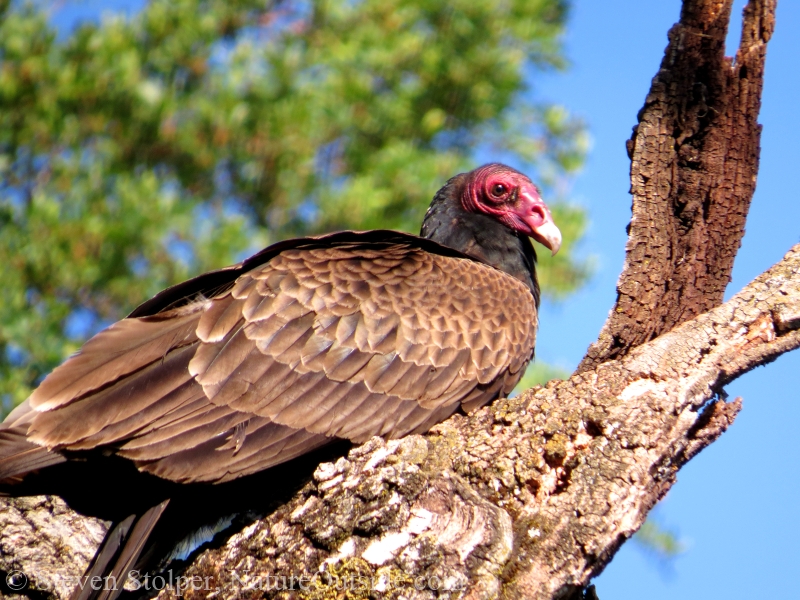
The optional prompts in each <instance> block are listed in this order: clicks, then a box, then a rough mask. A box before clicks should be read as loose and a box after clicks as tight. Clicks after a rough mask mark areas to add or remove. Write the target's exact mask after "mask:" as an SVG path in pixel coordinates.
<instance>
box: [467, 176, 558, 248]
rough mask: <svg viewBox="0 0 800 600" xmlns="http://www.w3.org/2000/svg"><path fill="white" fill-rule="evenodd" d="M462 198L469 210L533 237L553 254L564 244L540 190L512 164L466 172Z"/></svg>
mask: <svg viewBox="0 0 800 600" xmlns="http://www.w3.org/2000/svg"><path fill="white" fill-rule="evenodd" d="M460 199H461V204H462V206H463V207H464V209H465V210H466V211H468V212H471V213H482V214H484V215H487V216H489V217H492V218H494V219H496V220H498V221H500V222H501V223H503V225H505V226H506V227H508V228H509V229H511V230H513V231H517V232H519V233H522V234H524V235H527V236H529V237H532V238H533V239H535V240H536V241H537V242H539V243H540V244H542V245H543V246H545V247H546V248H547V249H548V250H550V252H552V253H553V254H555V253H556V252H558V249H559V248H560V247H561V232H560V231H559V229H558V227H556V225H555V223H554V222H553V217H552V216H551V215H550V209H549V208H547V205H546V204H545V203H544V202H543V201H542V198H541V196H540V195H539V189H538V188H537V187H536V186H535V185H534V184H533V182H532V181H531V180H530V179H528V177H526V176H525V175H523V174H522V173H520V172H519V171H517V170H515V169H512V168H511V167H507V166H506V165H501V164H498V163H492V164H488V165H484V166H483V167H479V168H477V169H475V170H474V171H471V172H469V173H467V174H466V182H465V185H464V186H463V188H462V191H461V198H460Z"/></svg>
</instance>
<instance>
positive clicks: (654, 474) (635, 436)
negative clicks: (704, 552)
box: [0, 245, 800, 600]
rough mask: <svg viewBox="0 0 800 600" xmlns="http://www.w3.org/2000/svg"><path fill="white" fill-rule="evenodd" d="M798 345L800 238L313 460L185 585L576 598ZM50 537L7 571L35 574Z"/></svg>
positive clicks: (310, 593)
mask: <svg viewBox="0 0 800 600" xmlns="http://www.w3.org/2000/svg"><path fill="white" fill-rule="evenodd" d="M798 346H800V245H798V246H795V247H794V248H793V249H792V250H791V251H790V252H789V253H788V254H787V255H786V257H785V258H784V259H783V260H782V261H781V262H780V263H778V264H777V265H775V266H774V267H773V268H771V269H770V270H769V271H767V272H766V273H764V274H762V275H761V276H759V277H758V278H757V279H755V280H754V281H753V282H752V283H751V284H750V285H748V286H747V287H746V288H744V289H743V290H742V291H741V292H740V293H738V294H737V295H736V296H734V297H733V298H732V299H731V300H730V301H728V302H726V303H725V304H723V305H721V306H719V307H717V308H716V309H714V310H712V311H710V312H708V313H705V314H703V315H700V316H699V317H696V318H695V319H693V320H691V321H688V322H687V323H684V324H683V325H681V326H680V327H678V328H676V329H674V330H673V331H671V332H669V333H668V334H666V335H663V336H661V337H660V338H658V339H656V340H653V341H652V342H649V343H648V344H645V345H642V346H640V347H638V348H636V349H635V350H634V351H633V352H631V353H630V354H629V356H627V357H626V358H625V359H622V360H617V361H613V362H607V363H605V364H602V365H600V366H599V367H598V368H596V369H594V370H592V371H587V372H584V373H580V374H577V375H574V376H573V377H572V378H571V379H569V380H568V381H552V382H550V383H549V384H548V385H547V386H546V387H544V388H541V387H540V388H538V389H534V390H529V391H527V392H525V393H524V394H522V395H521V396H519V397H517V398H514V399H511V400H503V401H500V402H497V403H496V404H495V405H493V406H491V407H488V408H484V409H482V410H480V411H478V412H477V413H475V414H474V415H472V416H469V417H466V416H457V417H454V418H451V419H450V420H448V421H446V422H445V423H442V424H440V425H438V426H437V427H435V428H434V430H433V431H432V432H431V433H430V434H429V435H426V436H410V437H408V438H405V439H403V440H395V441H390V442H385V441H384V440H382V439H381V438H373V439H372V440H370V441H369V442H367V443H366V444H364V445H363V446H361V447H358V448H355V449H354V450H352V451H351V452H350V454H349V455H348V457H347V458H341V459H339V460H338V461H337V462H336V463H324V464H322V465H320V466H319V468H318V469H317V470H316V472H315V473H314V479H313V481H312V482H311V483H309V484H308V485H307V486H306V487H305V488H304V489H303V490H301V492H299V493H298V494H297V495H296V496H295V498H294V499H292V500H291V501H290V502H288V503H287V504H285V505H283V506H282V507H280V508H279V509H278V510H276V511H275V512H274V513H272V514H270V515H269V516H268V517H266V518H265V519H264V520H262V521H259V522H257V523H255V524H254V525H252V526H250V527H248V528H247V529H246V530H245V531H243V532H242V533H240V534H237V535H236V536H234V537H233V538H231V539H230V540H229V541H228V543H227V544H226V545H224V546H223V547H221V548H218V549H214V550H208V551H206V552H205V553H203V554H202V555H201V556H200V557H199V558H198V560H196V561H195V562H194V564H193V565H192V566H190V567H189V568H188V570H187V571H186V573H185V575H184V576H185V577H189V578H194V579H192V580H190V581H196V582H199V581H202V582H205V583H204V584H203V585H204V586H206V587H200V588H199V589H197V590H191V589H189V590H184V591H183V594H184V595H185V596H186V597H190V598H191V597H205V596H207V595H208V594H209V593H210V591H217V592H218V593H219V594H221V595H222V597H242V596H248V592H247V590H248V586H249V589H250V590H251V592H252V594H253V595H254V596H255V595H258V596H260V595H262V594H265V597H267V598H272V597H275V598H288V597H290V596H293V595H295V596H296V595H297V594H298V593H301V592H302V595H304V596H305V597H308V598H322V597H328V596H329V595H330V594H331V593H333V590H335V589H336V588H337V586H339V587H340V588H341V586H356V587H357V586H359V585H361V586H367V589H369V590H371V591H372V592H373V594H374V595H376V596H377V597H385V598H395V597H399V596H401V595H402V596H403V597H406V598H420V599H422V598H430V597H431V593H432V592H433V591H434V590H433V588H437V589H439V590H441V589H442V588H447V589H450V590H451V591H453V592H463V593H464V595H463V597H465V598H491V597H495V596H497V595H498V594H505V595H506V596H508V597H520V598H532V599H536V600H539V599H541V600H545V599H547V600H549V599H552V598H564V597H568V596H569V595H570V594H572V593H573V592H575V591H576V590H579V589H581V588H582V587H583V586H585V585H586V584H587V583H588V581H589V580H590V578H591V577H593V576H594V575H596V574H598V573H599V572H600V571H601V570H602V568H603V567H604V566H605V565H606V564H607V563H608V561H609V560H610V559H611V557H612V556H613V554H614V553H615V551H616V550H617V549H618V548H619V546H620V545H621V543H622V542H623V541H624V540H625V539H627V538H628V537H629V536H630V535H632V534H633V533H634V532H635V531H636V530H637V529H638V527H639V526H640V525H641V524H642V522H643V521H644V519H645V517H646V515H647V512H648V511H649V510H650V508H651V507H652V506H653V504H655V502H656V501H657V500H658V499H659V498H661V497H662V496H663V495H664V494H665V493H666V491H667V490H668V489H669V488H670V487H671V486H672V484H673V483H674V482H675V475H676V472H677V470H678V469H679V468H680V467H681V466H682V465H683V464H684V463H685V462H686V461H687V460H689V459H690V458H691V457H693V456H694V455H695V454H697V453H698V452H699V451H700V450H702V449H703V448H705V447H706V446H707V445H708V444H710V443H711V442H713V441H714V440H715V439H716V438H717V437H718V436H719V435H720V434H721V433H722V432H723V431H725V429H727V427H728V426H729V425H730V423H731V422H732V421H733V419H734V417H735V416H736V414H737V413H738V411H739V409H740V407H741V401H740V400H736V401H735V402H732V403H725V402H724V401H723V400H722V399H720V398H719V395H720V393H721V390H722V386H723V385H724V384H726V383H728V382H729V381H731V380H733V379H735V378H736V377H738V376H740V375H742V374H744V373H746V372H747V371H749V370H750V369H752V368H754V367H756V366H758V365H761V364H764V363H766V362H769V361H771V360H773V359H775V358H776V357H777V356H778V355H779V354H782V353H783V352H787V351H789V350H792V349H794V348H797V347H798ZM14 502H20V500H15V501H14ZM9 514H11V509H10V508H8V507H7V508H6V510H5V511H3V512H2V513H0V517H3V518H5V516H7V515H9ZM51 519H55V520H61V519H62V515H61V514H56V515H54V516H52V517H51ZM7 530H8V526H7V525H6V526H5V527H4V528H3V532H4V536H5V535H7V533H6V531H7ZM64 530H66V528H62V534H63V533H64ZM32 535H35V533H32ZM40 539H41V538H39V537H33V539H28V540H26V541H25V544H30V545H31V547H33V548H36V542H37V541H39V540H40ZM57 547H58V544H53V543H52V542H49V543H47V544H44V546H43V547H39V548H37V549H36V552H33V553H28V555H27V556H18V557H16V558H15V560H16V562H15V563H14V564H13V565H3V568H4V569H5V570H7V571H9V570H11V569H14V570H16V569H19V570H21V571H24V572H25V573H28V574H30V573H31V572H32V571H31V569H32V568H36V567H35V566H32V565H41V564H43V563H47V562H48V561H47V559H46V557H45V556H43V553H44V552H45V551H52V549H53V548H57ZM56 556H58V554H56ZM26 561H27V562H26ZM50 562H52V563H53V564H59V561H58V560H52V559H51V560H50ZM61 566H62V568H67V567H69V566H70V565H66V566H65V565H64V561H63V560H62V561H61ZM73 567H74V568H75V570H73V571H72V572H73V573H78V572H80V569H79V568H78V567H77V565H73ZM292 578H294V579H292ZM301 578H302V579H301ZM43 581H44V580H42V581H38V583H39V588H40V589H42V590H44V591H49V590H53V589H54V588H53V587H48V585H51V584H50V583H48V582H52V581H53V578H51V579H49V580H47V581H44V583H43ZM185 581H186V580H185ZM292 581H293V582H294V588H295V591H294V592H290V591H288V590H287V587H288V586H290V585H291V583H292ZM301 583H302V584H303V585H305V587H306V589H305V590H303V589H302V588H301ZM63 589H64V586H63V585H62V586H61V587H59V588H56V589H55V592H56V593H55V595H56V596H57V597H61V598H63V597H64V594H63ZM162 597H170V598H171V597H177V593H176V590H175V589H174V588H169V589H167V590H165V591H162Z"/></svg>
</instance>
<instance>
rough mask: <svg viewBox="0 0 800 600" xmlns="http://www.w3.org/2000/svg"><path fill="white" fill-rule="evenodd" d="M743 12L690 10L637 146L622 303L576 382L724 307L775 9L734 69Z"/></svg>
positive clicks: (712, 2) (705, 6)
mask: <svg viewBox="0 0 800 600" xmlns="http://www.w3.org/2000/svg"><path fill="white" fill-rule="evenodd" d="M732 4H733V0H726V1H725V2H720V1H719V0H686V1H685V2H684V3H683V10H682V12H681V20H680V22H679V23H677V24H676V25H675V26H674V27H672V29H671V30H670V32H669V45H668V46H667V49H666V52H665V53H664V59H663V60H662V62H661V68H660V69H659V71H658V73H657V74H656V76H655V77H654V78H653V83H652V86H651V88H650V92H649V93H648V94H647V98H646V99H645V103H644V106H643V107H642V109H641V110H640V111H639V124H638V125H637V126H636V127H634V129H633V135H632V136H631V139H630V140H628V155H629V156H630V157H631V194H632V196H633V216H632V218H631V223H630V226H629V236H628V244H627V256H626V260H625V266H624V267H623V270H622V274H621V275H620V278H619V282H618V284H617V302H616V305H615V306H614V309H613V310H612V311H611V314H610V316H609V318H608V320H607V321H606V324H605V325H604V326H603V329H602V331H601V332H600V336H599V338H598V340H597V341H596V342H595V343H594V344H592V345H591V346H590V347H589V350H588V351H587V353H586V356H585V357H584V359H583V361H582V362H581V364H580V365H579V366H578V372H582V371H587V370H590V369H593V368H594V367H596V366H597V365H599V364H601V363H602V362H605V361H607V360H611V359H614V358H618V357H621V356H625V355H626V354H627V353H628V352H630V350H631V349H632V348H635V347H636V346H638V345H639V344H642V343H644V342H647V341H650V340H652V339H654V338H656V337H658V336H659V335H661V334H662V333H665V332H667V331H669V330H670V329H672V328H673V327H675V326H676V325H679V324H680V323H683V322H684V321H686V320H688V319H691V318H693V317H695V316H697V315H699V314H700V313H702V312H705V311H707V310H710V309H711V308H713V307H715V306H717V305H718V304H719V303H720V302H722V296H723V294H724V292H725V286H726V285H727V284H728V282H729V281H730V275H731V270H732V269H733V259H734V258H735V257H736V253H737V251H738V250H739V245H740V243H741V239H742V236H743V235H744V223H745V219H746V217H747V211H748V210H749V208H750V200H751V199H752V197H753V192H754V191H755V186H756V175H757V174H758V156H759V139H760V137H761V126H760V125H759V124H758V122H757V118H758V112H759V109H760V108H761V89H762V87H763V82H764V61H765V59H766V53H767V42H768V41H769V39H770V37H771V36H772V31H773V29H774V27H775V5H776V1H775V0H751V1H750V2H749V3H748V4H747V8H746V9H745V14H744V23H743V26H742V40H741V43H740V45H739V50H738V51H737V53H736V57H735V59H733V60H731V59H730V58H728V57H726V56H725V35H726V34H727V32H728V21H729V19H730V13H731V5H732Z"/></svg>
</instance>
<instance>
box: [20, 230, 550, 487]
mask: <svg viewBox="0 0 800 600" xmlns="http://www.w3.org/2000/svg"><path fill="white" fill-rule="evenodd" d="M400 239H401V240H402V239H404V238H400ZM414 239H415V238H412V237H411V236H409V237H408V240H409V242H408V243H398V242H397V241H396V240H394V241H391V242H375V241H363V240H359V239H358V238H354V239H351V240H350V241H349V242H347V241H346V239H345V241H341V242H339V243H336V244H332V245H322V244H318V245H316V246H314V245H311V246H307V247H302V246H300V247H295V248H288V249H284V250H282V251H281V252H279V253H278V254H276V255H274V256H271V257H270V258H269V260H268V262H266V263H264V264H260V265H257V266H255V267H253V268H252V269H250V270H248V271H244V272H241V273H239V272H237V273H236V275H238V278H236V279H235V282H233V285H232V286H231V285H228V286H227V289H225V291H223V292H221V293H218V294H217V295H216V296H213V297H210V298H206V297H202V296H201V297H198V298H196V299H194V300H193V301H192V302H190V303H188V304H184V305H182V306H181V305H177V308H166V309H165V310H163V312H159V313H157V314H154V315H149V316H141V317H134V318H128V319H125V320H123V321H120V322H119V323H117V324H115V325H113V326H112V327H110V328H109V329H107V330H105V331H103V332H101V333H100V334H98V335H97V336H95V337H94V338H93V339H92V340H90V341H89V342H88V343H87V344H86V345H85V346H84V347H83V349H82V350H81V352H80V353H79V354H77V355H75V356H74V357H72V358H71V359H69V360H68V361H67V362H66V363H64V365H62V366H61V367H59V368H58V369H56V370H55V371H54V372H53V373H52V374H51V375H50V376H49V377H47V378H46V379H45V381H44V382H43V384H42V385H41V387H40V388H39V389H38V390H37V391H36V392H35V393H34V394H33V395H32V396H31V399H30V405H31V407H32V409H33V410H35V411H37V414H36V416H35V417H34V418H33V419H32V423H31V425H30V429H29V432H28V438H29V439H30V440H32V441H34V442H36V443H38V444H41V445H43V446H46V447H47V448H50V449H53V450H56V451H58V450H86V449H91V448H96V447H100V446H104V447H107V448H108V449H110V450H112V451H114V452H116V453H117V454H119V455H121V456H123V457H127V458H130V459H131V460H133V461H135V463H136V464H137V466H138V467H139V468H140V469H141V470H143V471H148V472H151V473H154V474H156V475H158V476H160V477H164V478H167V479H171V480H174V481H181V482H189V481H217V482H219V481H225V480H229V479H232V478H235V477H239V476H242V475H245V474H248V473H253V472H256V471H259V470H262V469H265V468H268V467H270V466H273V465H275V464H278V463H281V462H284V461H286V460H289V459H291V458H294V457H296V456H299V455H301V454H304V453H306V452H308V451H309V450H311V449H313V448H316V447H318V446H320V445H322V444H325V443H326V442H327V441H329V439H330V438H331V437H333V436H336V437H340V438H346V439H350V440H353V441H355V442H361V441H364V440H366V439H368V438H369V437H371V436H373V435H384V436H388V437H399V436H403V435H406V434H409V433H413V432H420V431H424V430H427V429H428V428H429V427H431V426H432V425H433V424H434V423H436V422H438V421H440V420H442V419H444V418H446V417H447V416H449V415H450V414H452V413H453V412H454V411H456V410H457V409H458V408H459V406H464V407H465V408H466V409H467V410H470V409H472V408H475V407H477V406H480V405H482V404H484V403H486V402H487V401H489V400H491V399H493V398H494V397H496V396H498V395H499V394H504V393H508V392H509V391H510V390H511V389H512V388H513V386H514V385H515V384H516V382H517V381H518V380H519V378H520V376H521V374H522V371H523V369H524V367H525V366H526V365H527V363H528V362H529V360H530V359H531V356H532V349H533V346H534V339H535V334H536V307H535V304H534V299H533V296H532V295H531V292H530V291H529V289H528V288H527V287H526V286H525V285H523V284H522V283H521V282H519V281H517V280H516V279H514V278H512V277H510V276H508V275H505V274H504V273H502V272H500V271H498V270H496V269H494V268H492V267H489V266H486V265H484V264H481V263H478V262H475V261H472V260H468V259H465V258H459V257H456V256H452V255H448V254H447V253H442V254H437V253H435V252H431V251H429V249H426V248H422V247H420V246H419V245H417V244H415V243H413V241H411V240H414Z"/></svg>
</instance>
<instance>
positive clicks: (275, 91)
mask: <svg viewBox="0 0 800 600" xmlns="http://www.w3.org/2000/svg"><path fill="white" fill-rule="evenodd" d="M47 4H48V3H41V4H36V3H21V2H14V3H11V2H9V0H0V281H2V285H0V401H1V402H2V407H4V408H5V409H6V410H7V409H8V408H9V407H10V406H12V405H13V404H16V403H17V402H19V401H21V400H23V399H24V398H25V397H26V396H27V395H28V394H29V393H30V391H31V389H32V387H34V386H35V385H36V384H37V382H38V381H40V380H41V378H42V377H43V376H44V374H46V373H47V372H48V371H49V370H51V369H52V368H53V367H54V366H56V365H57V364H58V363H59V362H60V361H62V360H63V359H64V358H65V357H66V356H68V355H69V354H70V353H72V352H74V351H75V350H76V349H77V348H78V347H79V346H80V344H81V343H82V342H83V341H84V340H85V339H86V337H87V336H88V335H90V334H92V333H94V332H96V331H97V330H98V329H100V328H101V327H103V326H105V325H106V324H108V323H110V322H112V321H114V320H116V319H119V318H121V317H123V316H124V315H125V314H127V312H129V311H130V310H131V309H132V308H134V307H135V306H136V305H137V304H138V303H140V302H142V301H143V300H145V299H147V298H148V297H149V296H151V295H153V294H154V293H156V292H157V291H159V290H160V289H162V288H164V287H166V286H168V285H170V284H173V283H175V282H177V281H179V280H181V279H184V278H187V277H189V276H192V275H193V274H197V273H199V272H201V271H204V270H208V269H212V268H217V267H221V266H224V265H226V264H230V263H232V262H235V261H236V260H239V259H240V258H242V257H243V256H244V255H246V254H247V253H249V252H252V251H255V250H257V249H259V248H261V247H263V246H264V245H266V244H268V243H270V242H273V241H275V240H278V239H280V238H283V237H287V236H295V235H305V234H309V233H315V232H321V231H327V230H332V229H341V228H352V229H366V228H378V227H380V228H397V229H402V230H406V231H411V232H416V231H417V230H418V228H419V223H420V222H421V218H422V215H423V213H424V210H425V207H426V206H427V204H428V202H429V201H430V198H431V196H432V195H433V193H434V192H435V191H436V189H437V188H438V187H439V186H440V185H441V184H442V183H443V182H444V181H445V180H446V179H448V178H449V177H450V176H452V175H453V174H455V173H457V172H460V171H463V170H468V169H470V168H472V167H474V166H476V159H475V157H476V153H477V155H480V156H491V157H494V158H499V159H502V160H506V161H511V162H512V163H513V164H515V165H521V166H523V167H524V168H525V169H526V170H527V171H528V172H529V173H530V174H532V175H534V176H535V177H536V178H537V179H539V180H540V181H541V182H542V183H543V184H544V186H545V188H544V189H545V192H546V193H545V196H546V197H548V198H549V199H550V200H551V204H552V200H553V199H552V198H551V197H550V196H551V195H552V194H548V193H547V192H548V191H549V190H551V189H553V188H554V187H555V186H554V184H555V183H557V182H559V181H561V180H563V178H564V177H565V176H566V175H567V174H568V173H570V172H571V171H573V170H575V169H576V168H577V167H579V166H580V164H581V162H582V159H583V155H584V152H585V149H586V134H585V132H584V130H583V127H582V125H581V124H580V122H578V121H577V120H575V119H574V118H572V117H570V116H569V114H568V113H567V112H566V110H565V109H564V108H562V107H560V106H553V105H548V104H546V103H542V102H538V101H537V100H536V98H535V93H534V92H535V90H532V89H530V88H531V83H530V82H531V81H535V77H536V73H537V72H541V71H542V70H552V69H559V68H562V67H563V66H564V58H563V53H562V48H561V46H560V40H561V35H562V34H563V31H564V23H565V18H566V12H567V4H566V2H565V1H564V0H483V1H481V2H475V1H474V0H448V1H446V2H445V1H443V0H356V1H352V0H339V1H332V0H306V1H302V2H288V1H281V0H275V1H273V2H268V1H265V0H259V1H255V0H152V1H151V2H149V3H148V4H147V5H146V6H145V7H144V9H143V10H142V11H141V12H140V13H139V14H137V15H136V16H134V17H131V18H123V17H118V16H107V17H105V18H104V19H103V20H102V21H101V22H100V23H99V24H82V25H80V26H79V27H77V28H75V29H74V30H73V31H62V32H60V33H59V32H57V31H56V30H55V29H54V26H53V25H52V23H51V22H50V21H49V17H48V13H47V10H49V8H48V7H47V6H46V5H47ZM548 186H549V187H548ZM554 212H555V216H556V219H557V222H558V223H559V225H560V226H561V228H562V230H563V232H564V234H565V238H566V239H565V244H564V250H563V251H562V252H561V253H560V254H559V255H558V257H556V258H555V259H549V258H547V257H542V260H541V269H540V272H541V280H542V282H543V284H544V286H545V289H546V293H549V294H551V296H555V297H559V296H563V295H565V294H568V293H569V292H571V291H573V290H574V289H576V287H577V286H579V285H580V284H581V282H582V281H584V279H585V278H586V275H587V266H586V264H584V263H581V262H579V261H576V259H575V257H574V255H573V252H572V251H573V248H574V244H575V242H576V241H577V240H578V239H579V238H580V235H581V233H582V231H583V230H584V227H585V225H586V218H585V214H584V213H583V211H582V210H580V209H579V208H575V207H571V206H568V205H566V204H557V205H556V208H555V211H554ZM0 412H1V411H0Z"/></svg>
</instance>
